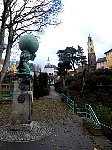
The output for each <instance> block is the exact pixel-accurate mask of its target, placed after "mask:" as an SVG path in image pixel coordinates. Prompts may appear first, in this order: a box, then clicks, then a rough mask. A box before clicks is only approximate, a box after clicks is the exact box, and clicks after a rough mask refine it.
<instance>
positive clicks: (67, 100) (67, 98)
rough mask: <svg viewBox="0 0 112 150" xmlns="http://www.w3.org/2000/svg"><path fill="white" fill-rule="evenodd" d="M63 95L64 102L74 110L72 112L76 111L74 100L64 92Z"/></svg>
mask: <svg viewBox="0 0 112 150" xmlns="http://www.w3.org/2000/svg"><path fill="white" fill-rule="evenodd" d="M62 97H64V102H65V103H67V105H68V106H69V107H70V109H71V110H72V112H73V113H74V111H75V108H74V106H75V104H74V101H73V100H71V99H70V98H69V97H67V96H66V95H65V94H63V93H62Z"/></svg>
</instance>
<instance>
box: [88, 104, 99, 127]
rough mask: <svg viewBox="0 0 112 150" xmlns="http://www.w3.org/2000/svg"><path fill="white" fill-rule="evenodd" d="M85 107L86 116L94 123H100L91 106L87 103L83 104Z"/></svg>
mask: <svg viewBox="0 0 112 150" xmlns="http://www.w3.org/2000/svg"><path fill="white" fill-rule="evenodd" d="M85 109H86V118H88V117H89V118H90V119H91V120H92V121H93V122H94V123H95V124H96V125H101V123H100V121H99V120H98V118H97V116H96V114H95V112H94V110H93V108H92V107H91V105H89V104H85Z"/></svg>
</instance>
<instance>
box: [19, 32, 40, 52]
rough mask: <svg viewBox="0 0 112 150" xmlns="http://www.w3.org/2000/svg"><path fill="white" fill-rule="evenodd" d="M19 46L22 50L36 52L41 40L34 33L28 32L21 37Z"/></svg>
mask: <svg viewBox="0 0 112 150" xmlns="http://www.w3.org/2000/svg"><path fill="white" fill-rule="evenodd" d="M19 48H20V50H21V51H23V50H27V51H29V52H30V53H35V52H36V51H37V50H38V48H39V42H38V40H37V38H36V37H35V36H34V35H32V34H26V35H24V36H22V37H21V38H20V39H19Z"/></svg>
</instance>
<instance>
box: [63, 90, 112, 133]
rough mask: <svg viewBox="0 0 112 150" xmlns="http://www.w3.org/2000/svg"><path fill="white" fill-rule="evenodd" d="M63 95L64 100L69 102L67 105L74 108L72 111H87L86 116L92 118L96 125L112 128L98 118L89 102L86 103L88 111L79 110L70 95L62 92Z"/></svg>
mask: <svg viewBox="0 0 112 150" xmlns="http://www.w3.org/2000/svg"><path fill="white" fill-rule="evenodd" d="M62 97H63V98H64V102H65V103H67V105H68V106H69V107H70V109H71V110H72V112H73V113H74V112H75V113H76V114H79V113H85V114H86V116H85V117H86V118H90V119H91V120H92V121H93V122H94V123H95V124H96V125H98V126H101V127H106V128H109V129H111V130H112V128H111V127H109V126H107V125H104V124H102V123H100V121H99V120H98V118H97V116H96V114H95V112H94V110H93V108H92V107H91V105H89V104H85V110H86V112H79V113H78V111H77V104H76V103H75V102H74V101H73V100H71V99H70V98H69V97H67V96H66V95H65V94H63V93H62Z"/></svg>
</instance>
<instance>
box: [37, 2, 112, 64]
mask: <svg viewBox="0 0 112 150" xmlns="http://www.w3.org/2000/svg"><path fill="white" fill-rule="evenodd" d="M61 20H62V24H61V25H59V26H58V27H49V28H47V29H46V31H45V34H44V35H43V36H42V37H41V43H40V47H39V50H38V51H37V57H36V58H35V63H38V64H40V65H41V67H44V65H45V64H46V63H47V58H48V57H49V58H50V60H51V61H50V63H51V64H54V65H57V63H58V58H57V55H56V52H57V51H58V50H60V49H65V48H66V47H67V46H74V47H75V48H77V45H80V46H82V47H83V48H84V51H85V54H86V55H87V39H88V35H89V34H90V35H91V36H92V39H93V42H94V47H95V52H96V57H97V58H98V57H103V56H105V55H104V52H105V51H107V50H109V49H111V48H112V0H64V12H63V13H62V14H61Z"/></svg>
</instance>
